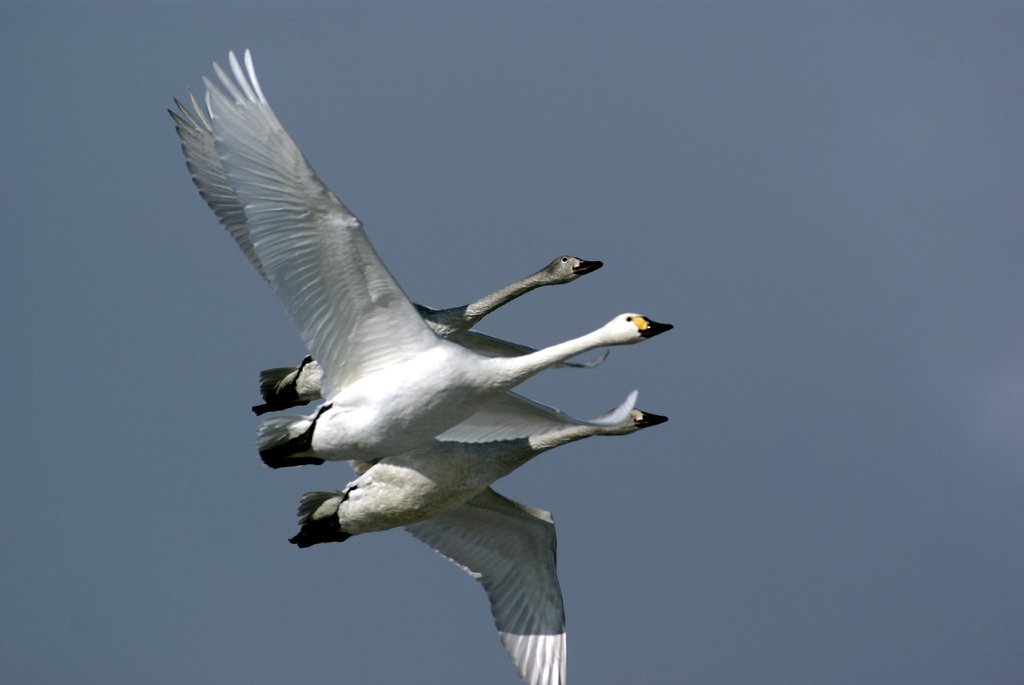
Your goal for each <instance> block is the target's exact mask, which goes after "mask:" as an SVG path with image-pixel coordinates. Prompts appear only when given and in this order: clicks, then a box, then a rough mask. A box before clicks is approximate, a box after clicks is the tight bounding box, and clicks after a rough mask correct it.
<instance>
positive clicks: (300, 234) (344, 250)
mask: <svg viewBox="0 0 1024 685" xmlns="http://www.w3.org/2000/svg"><path fill="white" fill-rule="evenodd" d="M230 67H231V72H232V75H233V77H234V78H232V76H229V75H228V74H227V73H226V72H225V71H224V70H223V69H222V68H220V66H218V65H214V70H215V72H216V74H217V77H218V79H219V80H220V82H221V83H220V86H222V87H223V88H224V90H221V88H220V87H218V86H217V85H214V84H213V83H212V82H211V81H210V80H208V79H204V82H205V84H206V88H207V104H208V110H209V112H210V115H211V125H212V129H213V142H214V148H215V150H216V153H217V156H218V158H219V160H220V162H221V166H222V168H223V171H224V177H225V178H226V182H227V185H228V187H230V189H231V190H232V191H233V192H234V194H235V197H236V198H237V202H238V204H239V205H240V206H241V207H242V208H243V211H244V214H245V220H246V224H247V226H248V237H249V240H250V241H251V243H252V246H253V251H254V253H255V255H256V257H257V259H258V263H259V265H262V268H263V271H264V272H265V274H266V276H267V278H268V280H269V281H270V283H271V286H273V288H274V290H275V291H276V292H277V294H278V296H279V297H280V299H281V300H282V302H283V303H284V305H285V309H286V310H287V312H288V315H289V317H290V318H291V320H292V322H293V323H294V325H295V326H296V328H297V329H298V330H299V333H300V335H301V336H302V339H303V341H304V342H305V343H306V346H307V347H308V348H309V351H310V352H311V353H312V354H313V356H314V357H315V358H316V359H317V360H319V361H320V364H321V365H322V366H323V369H324V396H325V397H331V396H332V395H333V394H334V393H335V392H337V390H338V389H339V388H341V387H342V386H344V385H347V384H348V383H351V382H352V381H354V380H356V379H357V378H359V377H361V376H363V375H365V374H366V373H370V372H372V371H375V370H378V369H381V368H384V367H386V366H389V365H391V364H394V363H398V362H401V361H404V360H407V359H409V358H411V357H412V356H414V355H416V354H418V353H419V352H420V351H422V350H424V349H426V348H427V347H429V346H430V345H433V344H436V342H437V337H436V336H435V335H434V334H433V332H432V331H430V329H429V328H428V327H427V326H426V324H425V323H424V322H423V320H422V319H421V318H420V316H419V315H418V314H417V313H416V310H415V309H414V308H413V306H412V303H410V302H409V299H408V298H407V297H406V296H405V293H403V292H402V290H401V288H400V287H399V286H398V284H397V283H396V282H395V280H394V278H393V277H392V276H391V274H390V273H389V272H388V270H387V268H386V267H385V266H384V264H383V262H381V260H380V257H378V255H377V253H376V252H375V251H374V249H373V246H372V245H371V244H370V241H369V240H368V239H367V237H366V233H365V232H364V230H363V226H362V223H361V222H360V221H359V219H357V218H356V217H355V215H353V214H352V212H350V211H349V210H348V208H347V207H345V205H344V204H342V203H341V201H340V200H338V199H337V198H336V197H335V196H334V195H333V194H332V193H331V192H330V190H328V189H327V188H326V186H324V184H323V183H322V182H321V181H320V179H319V178H318V177H317V175H316V173H315V172H314V171H313V169H312V167H311V166H310V165H309V163H308V162H307V161H306V158H305V157H304V156H303V155H302V152H301V151H300V150H299V148H298V147H297V146H296V145H295V142H294V141H293V140H292V139H291V137H290V136H289V135H288V133H287V132H286V131H285V130H284V127H283V126H281V124H280V122H279V121H278V119H277V116H276V115H275V114H274V112H273V110H272V109H271V108H270V106H269V105H268V104H267V101H266V98H265V97H264V96H263V92H262V89H261V88H260V87H259V84H258V82H257V80H256V74H255V70H254V68H253V66H252V58H251V56H249V55H248V53H247V54H246V57H245V69H243V68H242V66H241V65H240V64H239V63H238V60H237V59H236V58H235V57H234V55H233V54H232V55H231V56H230ZM225 91H226V92H225Z"/></svg>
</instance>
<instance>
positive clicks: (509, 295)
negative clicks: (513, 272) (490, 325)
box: [462, 269, 545, 326]
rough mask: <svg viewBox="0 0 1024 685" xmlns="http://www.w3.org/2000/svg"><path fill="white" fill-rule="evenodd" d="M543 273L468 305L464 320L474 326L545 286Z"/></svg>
mask: <svg viewBox="0 0 1024 685" xmlns="http://www.w3.org/2000/svg"><path fill="white" fill-rule="evenodd" d="M543 273H544V270H543V269H541V270H540V271H537V272H536V273H532V274H530V275H529V276H526V277H525V278H520V279H519V280H518V281H516V282H515V283H510V284H508V285H506V286H505V287H504V288H500V289H498V290H495V291H494V292H493V293H491V294H490V295H484V296H483V297H481V298H480V299H479V300H476V301H475V302H471V303H469V304H468V305H466V308H465V311H464V313H463V315H462V318H463V320H464V321H465V322H466V323H467V324H468V325H469V326H472V325H474V324H476V323H477V322H478V321H479V320H480V319H482V318H484V317H485V316H487V315H488V314H490V313H491V312H493V311H494V310H495V309H497V308H498V307H502V306H504V305H506V304H508V303H509V302H511V301H512V300H514V299H516V298H517V297H520V296H522V295H525V294H526V293H528V292H530V291H531V290H533V289H535V288H539V287H541V286H542V285H545V282H544V279H543Z"/></svg>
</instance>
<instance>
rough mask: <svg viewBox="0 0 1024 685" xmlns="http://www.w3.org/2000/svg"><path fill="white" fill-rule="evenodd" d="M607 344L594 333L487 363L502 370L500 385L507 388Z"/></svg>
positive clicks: (494, 359)
mask: <svg viewBox="0 0 1024 685" xmlns="http://www.w3.org/2000/svg"><path fill="white" fill-rule="evenodd" d="M607 344H608V342H607V341H605V340H604V339H602V338H601V337H600V336H599V335H598V333H597V332H596V331H595V332H591V333H587V334H586V335H581V336H580V337H578V338H573V339H572V340H566V341H565V342H561V343H558V344H557V345H551V346H550V347H545V348H543V349H540V350H537V351H535V352H530V353H529V354H524V355H520V356H518V357H495V358H491V359H490V360H489V361H490V363H492V364H494V365H496V366H498V367H499V368H501V369H503V371H504V373H503V374H499V375H500V376H502V377H503V380H504V382H503V383H502V385H503V386H504V387H506V388H508V387H512V386H514V385H516V384H518V383H522V382H523V381H525V380H526V379H527V378H530V377H531V376H533V375H535V374H537V373H540V372H541V371H543V370H544V369H547V368H550V367H552V366H554V365H555V364H558V363H560V362H564V361H565V360H566V359H569V358H570V357H575V356H576V355H577V354H581V353H583V352H587V351H589V350H592V349H594V348H596V347H603V346H604V345H607Z"/></svg>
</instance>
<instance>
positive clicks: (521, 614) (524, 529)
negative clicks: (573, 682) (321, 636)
mask: <svg viewBox="0 0 1024 685" xmlns="http://www.w3.org/2000/svg"><path fill="white" fill-rule="evenodd" d="M636 395H637V393H636V392H635V391H634V392H633V393H631V394H630V396H629V397H628V398H627V399H626V401H625V402H623V403H622V404H621V405H619V407H617V408H616V409H615V410H613V411H611V412H609V413H608V414H605V415H604V416H602V417H598V418H596V419H593V420H592V421H589V422H582V421H576V420H574V419H571V418H569V417H566V416H565V415H562V414H559V413H557V412H554V410H550V409H549V408H546V407H543V406H542V405H536V404H534V403H531V402H530V401H529V400H526V399H525V398H521V397H519V396H518V395H515V394H513V393H509V394H508V395H507V396H506V397H505V398H503V399H502V400H501V401H500V402H499V403H498V404H497V406H490V407H486V408H485V409H483V410H481V412H480V414H479V415H474V417H473V418H472V419H470V420H468V421H467V422H464V423H463V424H460V425H459V426H456V427H455V428H453V429H452V430H451V431H450V436H451V437H453V438H455V437H459V436H460V435H461V436H463V437H467V438H473V439H475V438H478V437H481V435H482V433H481V432H486V433H488V434H490V435H491V436H492V437H493V436H494V435H501V434H503V433H506V432H509V431H512V432H516V431H517V430H520V429H521V428H522V427H524V426H529V427H530V430H533V431H534V432H532V433H530V434H529V435H526V436H525V437H521V438H516V439H504V440H493V441H489V442H460V441H457V440H443V439H437V440H434V441H432V442H431V443H428V444H427V445H425V446H423V447H422V448H419V449H417V450H414V451H411V452H408V453H404V454H401V455H397V456H394V457H389V458H387V459H384V460H381V461H379V462H377V463H375V464H372V465H371V464H368V463H357V464H355V466H356V469H357V472H359V474H360V475H359V476H358V477H357V478H356V479H355V480H353V481H352V482H351V483H349V484H348V485H347V486H346V487H345V488H344V489H343V490H341V491H338V492H311V493H307V494H306V495H305V496H304V497H303V498H302V501H301V503H300V505H299V518H300V523H301V529H300V531H299V533H298V534H297V535H295V536H294V537H293V538H292V539H291V542H292V543H293V544H296V545H298V546H299V547H309V546H311V545H315V544H320V543H325V542H341V541H344V540H345V539H347V538H348V537H350V536H352V535H357V534H360V533H365V532H370V531H375V530H383V529H387V528H393V527H396V526H405V527H406V530H408V531H409V532H410V533H411V534H412V535H413V536H415V537H416V538H418V539H420V540H421V541H423V542H424V543H426V544H427V545H429V546H430V547H432V548H433V549H435V550H436V551H437V552H438V553H440V554H441V555H442V556H444V557H446V558H448V559H450V560H451V561H452V562H454V563H455V564H457V565H459V566H460V567H462V568H463V569H465V570H466V571H467V572H468V573H470V575H472V576H473V577H474V578H476V579H477V580H478V581H479V582H480V583H481V584H482V585H483V586H484V588H485V589H486V590H487V594H488V597H489V599H490V603H491V612H492V614H493V616H494V620H495V624H496V626H497V628H498V632H499V636H500V638H501V641H502V644H503V645H504V646H505V649H506V650H507V652H508V654H509V656H510V657H511V658H512V661H513V664H514V665H515V667H516V670H517V671H518V673H519V675H520V677H521V678H522V679H523V680H524V681H525V682H526V683H528V684H530V685H563V684H564V683H565V670H566V668H565V667H566V659H565V642H566V639H565V614H564V610H563V605H562V596H561V590H560V588H559V585H558V577H557V573H556V566H555V530H554V522H553V520H552V518H551V515H550V514H549V513H548V512H546V511H543V510H540V509H534V508H532V507H527V506H524V505H522V504H518V503H516V502H513V501H512V500H509V499H506V498H505V497H502V496H501V495H499V494H498V493H496V492H494V490H492V489H491V488H490V487H489V486H490V484H491V483H493V482H494V481H495V480H497V479H498V478H501V477H502V476H505V475H507V474H508V473H510V472H511V471H513V470H514V469H516V468H518V467H519V466H521V465H522V464H524V463H526V462H527V461H529V460H530V459H533V458H534V457H536V456H537V455H538V454H541V453H542V452H545V451H547V450H549V449H552V448H554V447H557V446H559V445H563V444H566V443H568V442H572V441H575V440H580V439H583V438H586V437H590V436H593V435H625V434H628V433H632V432H635V431H637V430H640V429H641V428H645V427H647V426H652V425H656V424H658V423H662V422H664V421H666V420H667V419H666V418H665V417H663V416H657V415H655V414H649V413H645V412H642V411H640V410H638V409H635V408H634V405H635V402H636Z"/></svg>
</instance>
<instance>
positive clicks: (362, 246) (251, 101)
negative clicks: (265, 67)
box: [179, 50, 671, 466]
mask: <svg viewBox="0 0 1024 685" xmlns="http://www.w3.org/2000/svg"><path fill="white" fill-rule="evenodd" d="M228 58H229V63H230V69H231V72H232V74H233V76H234V78H233V79H232V78H231V77H230V76H228V74H227V73H226V72H225V71H224V70H223V69H221V67H220V66H219V65H217V64H216V63H215V64H214V65H213V66H214V71H215V72H216V74H217V77H218V79H219V81H220V87H218V86H217V85H214V83H213V82H211V81H210V80H209V79H205V78H204V79H203V81H204V84H205V85H206V108H207V111H208V112H209V115H210V124H211V128H212V130H213V152H214V153H215V154H216V156H217V158H218V159H219V161H220V164H219V167H216V165H213V164H212V163H210V164H207V165H206V166H205V167H204V168H201V169H198V171H197V168H196V165H195V164H193V163H192V162H191V160H189V168H190V171H192V173H193V175H198V174H202V173H207V172H208V171H209V169H211V168H220V169H221V170H222V172H223V177H222V179H220V180H222V181H223V184H224V185H223V186H222V185H218V179H216V178H211V179H209V185H208V188H209V193H214V194H216V193H221V192H224V189H225V188H226V189H227V190H228V191H229V192H230V194H231V195H232V196H233V197H234V198H235V201H236V204H234V205H231V204H230V203H228V204H224V203H220V202H218V201H210V200H209V199H208V200H207V201H208V203H209V204H210V205H211V206H212V207H215V209H214V212H215V213H217V211H218V210H217V208H219V209H220V211H221V212H222V213H226V212H229V211H232V210H233V211H236V212H237V210H238V208H241V209H242V216H222V215H218V218H220V219H221V221H222V222H224V224H225V226H226V227H228V230H229V231H230V232H232V236H233V237H234V238H235V240H236V242H237V243H238V244H239V247H240V248H241V249H242V252H243V253H244V254H246V256H247V257H248V258H249V260H250V262H251V263H252V264H253V266H254V267H255V268H256V269H257V271H258V272H259V273H261V275H263V276H264V278H266V279H267V280H268V281H269V282H270V285H271V287H272V288H273V290H274V291H275V293H276V294H277V296H278V298H279V299H280V300H281V302H282V303H283V305H284V307H285V310H286V312H287V313H288V316H289V318H290V319H291V320H292V323H293V324H294V325H295V326H296V328H297V329H298V331H299V334H300V336H301V338H302V339H303V341H304V342H305V344H306V347H307V349H308V350H309V352H310V353H311V355H312V356H313V357H314V358H315V359H316V360H318V361H319V362H320V364H321V366H322V369H323V373H322V379H321V385H322V394H323V396H324V397H325V398H327V399H326V401H325V402H324V403H323V404H321V405H320V406H319V407H318V408H317V410H316V411H315V412H314V413H313V414H311V415H309V416H299V417H276V418H272V419H266V420H264V421H263V423H262V424H261V426H260V428H259V433H258V446H259V449H260V456H261V458H263V460H264V462H266V463H267V464H268V465H270V466H286V465H298V464H302V463H317V462H318V461H320V460H324V459H360V460H369V461H373V460H377V459H380V458H383V457H387V456H391V455H394V454H399V453H401V452H404V451H407V450H410V449H413V448H415V447H418V446H420V445H422V444H424V443H426V442H427V441H429V440H430V439H431V438H433V437H434V436H436V435H438V434H439V433H442V432H443V431H445V430H446V429H448V428H450V427H451V426H454V425H456V424H458V423H459V422H461V421H462V420H464V419H466V418H467V417H469V416H470V415H471V414H472V413H473V411H474V409H475V407H477V406H479V405H480V404H481V403H483V402H485V401H486V400H488V399H489V398H492V397H496V396H498V395H500V394H502V393H504V392H506V391H508V390H510V389H511V388H513V387H514V386H516V385H517V384H519V383H521V382H523V381H524V380H526V379H527V378H530V377H531V376H533V375H535V374H537V373H539V372H540V371H542V370H544V369H546V368H548V367H551V366H553V365H555V364H558V363H560V362H563V361H565V360H566V359H568V358H570V357H573V356H575V355H577V354H580V353H582V352H586V351H588V350H591V349H594V348H597V347H607V346H611V345H626V344H634V343H638V342H640V341H642V340H645V339H647V338H650V337H653V336H655V335H657V334H659V333H662V332H664V331H667V330H669V329H670V328H671V325H670V324H662V323H658V322H656V321H653V320H652V319H649V318H647V317H645V316H643V315H640V314H634V313H626V314H621V315H619V316H616V317H615V318H614V319H613V320H612V321H610V322H608V323H607V324H605V325H604V326H602V327H601V328H598V329H596V330H595V331H592V332H591V333H588V334H586V335H583V336H580V337H579V338H575V339H573V340H569V341H566V342H563V343H560V344H557V345H552V346H550V347H547V348H544V349H541V350H537V351H535V352H531V353H529V354H525V355H521V356H517V357H485V356H483V355H480V354H477V353H474V352H472V351H470V350H468V349H467V348H465V347H463V346H461V345H458V344H456V343H453V342H451V341H448V340H445V339H443V338H440V337H439V336H437V334H435V333H434V332H433V331H432V330H431V329H430V328H429V327H428V326H427V324H426V323H425V322H424V320H423V318H422V316H420V314H419V312H418V311H417V310H416V308H415V307H414V306H413V304H412V302H411V301H410V300H409V299H408V298H407V297H406V296H405V293H403V292H402V290H401V288H400V287H399V286H398V284H397V283H396V282H395V280H394V278H393V277H392V276H391V274H390V273H389V272H388V270H387V268H386V267H385V266H384V264H383V263H382V262H381V260H380V258H379V257H378V256H377V254H376V252H375V251H374V249H373V246H372V245H371V244H370V241H369V239H368V238H367V236H366V233H365V231H364V230H363V225H362V223H361V222H360V221H359V219H357V218H356V217H355V215H353V214H352V213H351V212H350V211H349V209H348V208H347V207H346V206H345V205H344V204H342V202H341V201H340V200H338V199H337V198H336V197H335V196H334V195H333V194H332V193H331V192H330V191H329V190H328V189H327V188H326V187H325V186H324V185H323V183H322V182H321V181H320V179H319V178H318V177H317V175H316V173H315V172H314V171H313V169H312V168H311V167H310V165H309V163H308V162H307V161H306V159H305V157H303V155H302V153H301V151H300V150H299V148H298V147H297V146H296V145H295V143H294V142H293V141H292V139H291V137H290V136H289V135H288V133H287V132H286V131H285V130H284V128H283V127H282V126H281V124H280V122H279V121H278V119H277V116H276V115H275V114H274V112H273V110H272V109H271V108H270V106H269V105H268V104H267V100H266V97H265V96H264V94H263V92H262V89H261V88H260V84H259V82H258V80H257V78H256V73H255V69H254V67H253V63H252V56H251V55H250V53H249V51H248V50H247V51H246V52H245V55H244V62H245V68H244V69H243V67H242V65H241V64H240V63H239V61H238V59H237V58H236V57H235V55H234V53H229V55H228ZM221 88H223V90H221ZM179 135H180V133H179ZM199 166H202V165H199ZM197 186H199V187H200V191H202V189H203V188H202V185H201V184H200V183H198V182H197Z"/></svg>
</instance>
